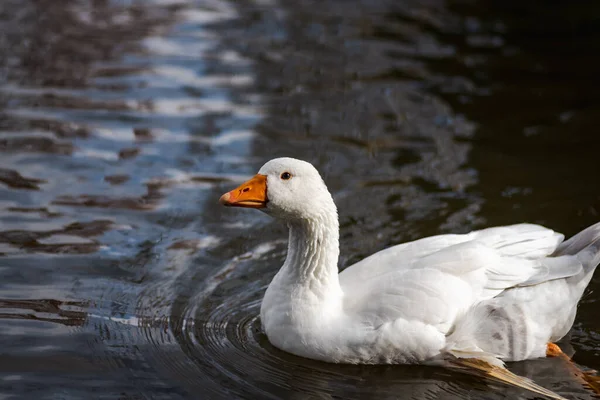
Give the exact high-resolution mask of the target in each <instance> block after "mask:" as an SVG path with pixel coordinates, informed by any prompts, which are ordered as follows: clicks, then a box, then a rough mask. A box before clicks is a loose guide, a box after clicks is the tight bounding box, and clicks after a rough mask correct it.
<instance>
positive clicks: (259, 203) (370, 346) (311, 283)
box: [220, 158, 600, 398]
mask: <svg viewBox="0 0 600 400" xmlns="http://www.w3.org/2000/svg"><path fill="white" fill-rule="evenodd" d="M220 202H221V203H222V204H224V205H227V206H235V207H248V208H257V209H260V210H262V211H264V212H266V213H267V214H269V215H271V216H273V217H275V218H278V219H281V220H283V221H285V222H286V223H287V225H288V227H289V232H290V234H289V245H288V254H287V258H286V260H285V262H284V264H283V266H282V267H281V269H280V271H279V272H278V273H277V275H276V276H275V278H274V279H273V281H272V282H271V284H270V285H269V288H268V289H267V291H266V294H265V296H264V299H263V302H262V306H261V312H260V315H261V320H262V326H263V329H264V331H265V332H266V334H267V336H268V338H269V340H270V341H271V343H272V344H273V345H274V346H276V347H278V348H280V349H282V350H284V351H287V352H290V353H293V354H296V355H298V356H302V357H307V358H312V359H316V360H322V361H327V362H334V363H353V364H354V363H364V364H393V363H415V364H416V363H420V364H436V365H446V366H452V367H455V368H456V367H458V368H461V369H464V370H469V371H470V372H472V373H475V374H477V375H481V376H487V377H491V378H495V379H498V380H501V381H504V382H507V383H511V384H514V385H518V386H521V387H525V388H527V389H530V390H533V391H535V392H538V393H541V394H544V395H546V396H549V397H553V398H561V397H560V396H559V395H557V394H555V393H554V392H551V391H549V390H547V389H544V388H542V387H541V386H538V385H536V384H535V383H533V382H532V381H530V380H528V379H526V378H523V377H519V376H517V375H514V374H512V373H510V372H509V371H508V370H507V369H506V368H505V367H504V363H503V362H504V361H519V360H525V359H530V358H536V357H544V356H546V355H559V354H561V353H560V348H558V347H557V346H556V345H553V342H555V341H557V340H559V339H560V338H562V337H563V336H565V335H566V334H567V332H568V331H569V329H570V328H571V325H572V324H573V320H574V318H575V313H576V308H577V303H578V301H579V299H580V298H581V296H582V294H583V291H584V289H585V288H586V286H587V285H588V283H589V282H590V279H591V278H592V274H593V273H594V269H595V268H596V266H597V265H598V263H599V262H600V223H599V224H595V225H593V226H591V227H589V228H587V229H586V230H584V231H582V232H580V233H579V234H577V235H576V236H574V237H573V238H571V239H570V240H568V241H566V242H563V238H564V237H563V235H561V234H559V233H556V232H554V231H552V230H550V229H547V228H544V227H542V226H538V225H532V224H521V225H512V226H504V227H496V228H488V229H483V230H479V231H474V232H471V233H468V234H464V235H440V236H433V237H429V238H424V239H420V240H416V241H414V242H410V243H405V244H401V245H397V246H394V247H390V248H388V249H385V250H382V251H380V252H378V253H376V254H373V255H372V256H370V257H367V258H366V259H364V260H362V261H360V262H358V263H356V264H354V265H352V266H350V267H348V268H346V269H345V270H344V271H343V272H341V273H340V274H338V265H337V264H338V256H339V243H338V237H339V231H338V230H339V225H338V217H337V209H336V206H335V204H334V202H333V199H332V197H331V195H330V193H329V191H328V190H327V187H326V186H325V183H324V182H323V180H322V179H321V176H320V175H319V173H318V171H317V170H316V169H315V168H314V167H313V166H312V165H311V164H309V163H307V162H304V161H300V160H296V159H293V158H277V159H274V160H271V161H269V162H267V163H266V164H265V165H264V166H263V167H262V168H261V169H260V171H259V172H258V175H256V176H255V177H254V178H252V179H251V180H249V181H248V182H246V183H244V184H242V185H241V186H239V187H238V188H237V189H234V190H232V191H231V192H228V193H225V194H224V195H223V196H222V197H221V199H220ZM589 381H590V380H589V379H588V382H589Z"/></svg>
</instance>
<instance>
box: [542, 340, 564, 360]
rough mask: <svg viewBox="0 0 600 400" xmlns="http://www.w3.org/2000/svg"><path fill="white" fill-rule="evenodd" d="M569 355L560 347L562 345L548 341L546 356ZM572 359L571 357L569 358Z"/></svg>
mask: <svg viewBox="0 0 600 400" xmlns="http://www.w3.org/2000/svg"><path fill="white" fill-rule="evenodd" d="M559 356H560V357H563V356H564V357H567V358H568V356H567V355H566V354H565V353H563V351H562V350H561V349H560V347H558V345H556V344H554V343H548V345H547V346H546V357H559ZM569 360H570V359H569Z"/></svg>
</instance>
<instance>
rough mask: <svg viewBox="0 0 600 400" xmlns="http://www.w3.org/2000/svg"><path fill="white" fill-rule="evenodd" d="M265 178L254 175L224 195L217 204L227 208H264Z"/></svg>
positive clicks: (265, 203)
mask: <svg viewBox="0 0 600 400" xmlns="http://www.w3.org/2000/svg"><path fill="white" fill-rule="evenodd" d="M267 201H269V200H268V199H267V176H266V175H254V177H253V178H252V179H250V180H249V181H247V182H244V183H242V184H241V185H240V186H238V187H237V188H236V189H233V190H232V191H231V192H227V193H225V194H224V195H223V196H221V198H220V199H219V203H221V204H223V205H226V206H228V207H246V208H264V207H266V206H267Z"/></svg>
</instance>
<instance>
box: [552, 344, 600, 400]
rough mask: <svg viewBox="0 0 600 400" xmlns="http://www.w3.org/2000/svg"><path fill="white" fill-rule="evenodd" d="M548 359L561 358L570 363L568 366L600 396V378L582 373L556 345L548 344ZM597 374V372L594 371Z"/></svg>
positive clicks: (592, 374) (588, 373)
mask: <svg viewBox="0 0 600 400" xmlns="http://www.w3.org/2000/svg"><path fill="white" fill-rule="evenodd" d="M546 357H561V358H564V359H565V360H566V361H568V364H567V366H568V367H569V369H570V370H571V372H572V373H573V375H575V376H576V377H577V378H578V379H579V380H581V381H583V382H582V383H583V384H584V385H585V386H587V387H589V388H590V389H592V390H593V391H594V392H596V394H600V376H598V375H596V374H594V373H590V372H585V371H582V370H581V368H579V367H578V366H577V365H575V363H574V362H573V360H571V358H570V357H569V356H568V355H566V354H565V353H563V351H562V350H561V349H560V347H558V346H557V345H556V344H554V343H548V345H547V346H546ZM594 372H595V371H594Z"/></svg>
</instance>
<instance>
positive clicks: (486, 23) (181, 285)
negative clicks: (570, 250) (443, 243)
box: [0, 0, 600, 399]
mask: <svg viewBox="0 0 600 400" xmlns="http://www.w3.org/2000/svg"><path fill="white" fill-rule="evenodd" d="M63 3H64V6H62V5H61V7H57V6H56V4H55V2H53V1H50V0H45V1H33V0H31V1H3V2H1V3H0V27H1V29H0V32H1V33H0V257H1V258H0V274H1V275H0V276H1V279H0V354H1V357H0V394H1V395H0V396H1V397H2V398H32V399H46V398H48V399H56V398H60V399H75V398H85V399H90V398H107V399H113V398H122V399H139V398H153V399H163V398H164V399H180V398H207V399H219V398H223V399H232V398H249V399H250V398H252V399H255V398H273V399H274V398H302V399H304V398H320V399H322V398H344V399H351V398H377V399H383V398H413V399H427V398H443V399H464V398H471V399H484V398H485V399H496V398H497V399H501V398H511V399H514V398H532V396H531V395H530V394H529V393H526V392H523V391H520V390H517V389H512V388H506V387H504V386H502V385H498V384H493V383H482V382H479V381H477V380H475V379H472V378H470V377H465V376H462V375H460V374H456V373H452V372H448V371H444V370H440V369H434V368H423V367H407V366H387V367H373V366H340V365H329V364H324V363H318V362H313V361H310V360H304V359H300V358H297V357H294V356H290V355H288V354H285V353H283V352H281V351H278V350H277V349H275V348H273V347H272V346H271V345H270V344H269V342H268V340H267V338H266V337H265V336H264V334H263V333H262V332H261V330H260V321H259V320H258V313H259V307H260V301H261V298H262V295H263V293H264V290H265V289H266V287H267V285H268V284H269V282H270V280H271V278H272V276H273V275H274V274H275V272H276V271H277V269H278V268H279V266H280V265H281V264H282V262H283V259H284V257H285V249H286V241H285V239H286V237H287V236H286V232H285V227H284V226H282V225H280V224H278V223H276V222H274V221H272V220H270V219H269V218H268V217H266V216H264V215H262V214H261V213H258V212H253V211H251V210H233V209H223V208H221V206H219V205H218V204H217V199H218V197H219V196H220V194H221V193H223V192H224V191H226V190H229V189H230V188H232V187H234V186H235V185H237V184H238V183H239V182H241V181H243V180H244V179H245V178H247V177H248V176H250V175H252V174H254V173H255V172H256V171H257V170H258V168H260V166H261V165H262V164H263V163H264V162H265V161H267V160H268V159H270V158H273V157H276V156H282V155H286V156H293V157H298V158H303V159H306V160H308V161H310V162H312V163H313V164H315V166H317V168H318V169H319V170H320V171H321V172H322V174H323V176H324V179H325V181H326V182H327V184H328V186H329V188H330V190H331V191H332V193H333V194H334V197H335V200H336V202H337V204H338V207H339V211H340V222H341V246H342V248H341V254H342V256H341V260H340V267H341V268H344V267H345V266H348V265H350V264H352V263H353V262H355V261H357V260H359V259H361V258H362V257H364V256H366V255H368V254H371V253H372V252H374V251H377V250H380V249H382V248H385V247H387V246H390V245H392V244H396V243H400V242H403V241H407V240H412V239H416V238H419V237H423V236H429V235H434V234H439V233H448V232H457V233H460V232H467V231H469V230H472V229H477V228H484V227H487V226H492V225H504V224H511V223H517V222H522V221H529V222H534V223H541V224H544V225H547V226H549V227H552V228H554V229H556V230H559V231H561V232H564V233H566V234H568V235H571V234H573V233H575V232H577V231H578V230H580V229H582V228H584V227H586V226H587V225H590V224H592V223H594V222H596V221H598V220H599V219H600V216H599V212H600V193H599V191H598V185H597V183H596V181H597V173H596V169H597V159H598V158H597V155H596V152H597V150H596V149H597V148H599V146H598V145H599V144H600V143H599V139H598V135H597V134H596V126H597V122H598V117H597V116H598V115H600V114H599V111H600V110H599V108H600V95H599V94H598V91H597V87H598V84H599V83H600V82H599V78H598V75H597V72H596V71H598V69H599V67H600V58H599V56H598V52H597V51H596V50H597V49H598V46H599V45H600V29H599V28H598V27H600V25H599V24H598V22H600V21H599V19H600V17H599V15H600V14H599V11H600V9H599V7H598V6H596V5H594V4H592V3H590V4H589V5H583V4H579V5H568V4H566V3H564V4H559V3H556V4H554V3H541V2H517V1H502V2H500V1H492V0H488V1H480V2H474V1H473V2H472V1H435V0H430V1H426V2H423V1H411V0H402V1H384V0H382V1H366V0H364V1H353V2H347V1H330V0H328V1H320V2H316V1H306V0H295V1H279V2H274V1H264V0H263V1H255V2H251V3H249V2H235V1H232V2H227V1H222V0H211V1H193V0H189V1H172V0H171V1H167V0H164V1H159V0H153V1H147V2H135V1H126V0H118V1H117V0H112V1H110V0H104V1H84V0H65V1H64V2H63ZM61 4H62V3H61ZM599 285H600V281H599V280H598V278H596V279H594V281H593V282H592V283H591V285H590V288H589V290H588V294H587V295H586V296H585V297H584V299H583V301H582V303H581V306H580V308H579V314H578V318H577V320H576V323H575V326H574V329H573V332H572V335H571V340H570V344H571V345H572V347H573V349H572V351H574V352H575V353H574V359H575V361H576V362H578V363H580V364H582V365H583V366H585V367H588V368H595V369H598V368H600V361H599V360H600V358H599V357H600V351H599V349H600V347H599V345H598V343H599V341H600V323H599V322H598V318H597V313H596V311H595V307H596V306H597V292H598V290H597V289H598V288H599V287H600V286H599ZM595 289H596V290H595ZM511 368H512V369H513V371H515V372H516V373H520V374H523V375H526V376H529V377H531V378H532V379H535V380H536V381H537V382H539V383H540V384H542V385H543V386H545V387H548V388H550V389H552V390H555V391H557V392H559V393H561V394H562V395H564V396H567V397H574V398H582V399H586V398H590V395H589V393H588V392H586V391H585V390H584V389H582V388H581V387H580V386H579V385H577V384H576V383H574V382H573V381H572V379H570V377H569V376H568V374H567V373H566V371H565V367H564V365H562V364H561V363H560V361H559V360H534V361H528V362H523V363H515V364H513V365H511Z"/></svg>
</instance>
